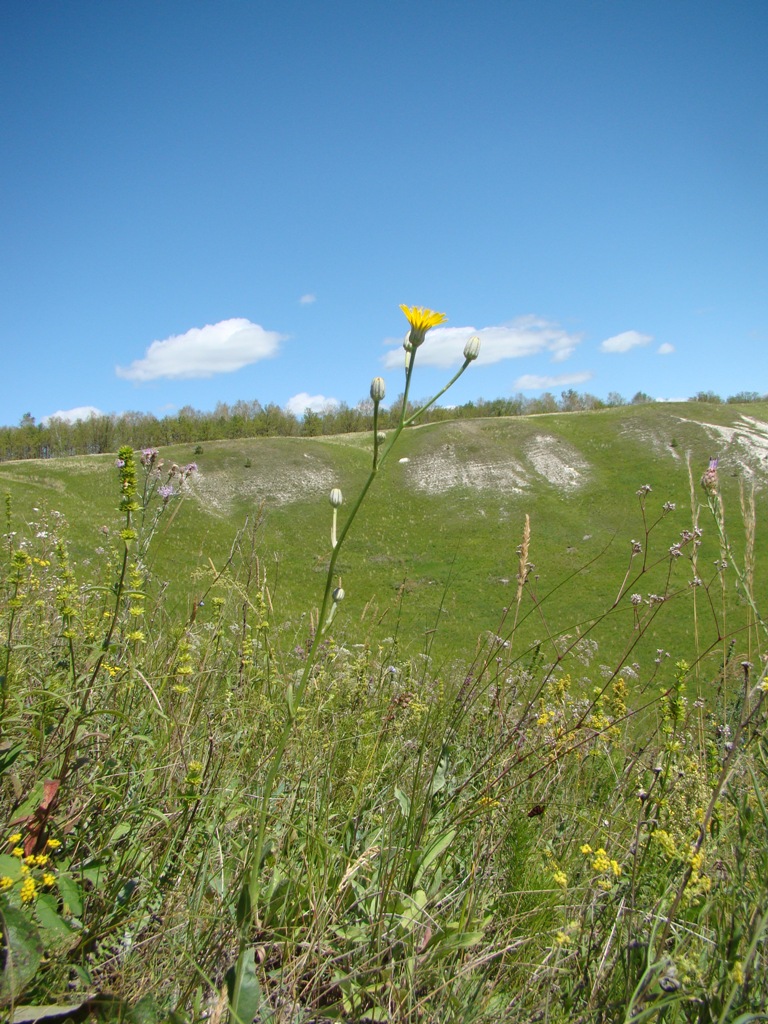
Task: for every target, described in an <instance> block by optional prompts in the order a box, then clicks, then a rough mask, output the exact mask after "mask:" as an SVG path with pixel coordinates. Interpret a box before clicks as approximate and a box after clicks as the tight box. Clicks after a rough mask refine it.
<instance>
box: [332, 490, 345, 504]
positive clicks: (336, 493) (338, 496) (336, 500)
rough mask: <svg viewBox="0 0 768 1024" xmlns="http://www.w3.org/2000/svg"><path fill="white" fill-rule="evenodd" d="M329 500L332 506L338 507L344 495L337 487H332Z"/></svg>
mask: <svg viewBox="0 0 768 1024" xmlns="http://www.w3.org/2000/svg"><path fill="white" fill-rule="evenodd" d="M330 501H331V504H332V505H333V507H334V508H339V507H340V506H341V503H342V502H343V501H344V497H343V495H342V493H341V491H340V490H339V488H338V487H334V488H333V490H332V491H331V495H330Z"/></svg>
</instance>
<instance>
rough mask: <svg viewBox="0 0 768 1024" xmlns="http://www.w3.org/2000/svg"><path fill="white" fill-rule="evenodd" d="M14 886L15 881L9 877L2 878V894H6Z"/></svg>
mask: <svg viewBox="0 0 768 1024" xmlns="http://www.w3.org/2000/svg"><path fill="white" fill-rule="evenodd" d="M12 885H13V879H12V878H9V877H8V875H3V877H2V878H0V892H5V891H6V890H7V889H10V888H11V887H12Z"/></svg>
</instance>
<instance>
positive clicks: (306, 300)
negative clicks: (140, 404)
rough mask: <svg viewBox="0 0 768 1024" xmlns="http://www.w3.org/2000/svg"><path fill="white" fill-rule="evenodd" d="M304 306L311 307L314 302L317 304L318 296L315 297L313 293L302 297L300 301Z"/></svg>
mask: <svg viewBox="0 0 768 1024" xmlns="http://www.w3.org/2000/svg"><path fill="white" fill-rule="evenodd" d="M299 302H300V303H301V304H302V306H311V305H312V303H313V302H317V296H316V295H313V294H312V292H307V294H306V295H302V296H301V298H300V299H299Z"/></svg>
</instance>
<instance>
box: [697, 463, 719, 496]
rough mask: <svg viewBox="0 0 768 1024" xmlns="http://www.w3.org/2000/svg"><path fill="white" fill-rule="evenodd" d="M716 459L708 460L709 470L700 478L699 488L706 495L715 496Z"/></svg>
mask: <svg viewBox="0 0 768 1024" xmlns="http://www.w3.org/2000/svg"><path fill="white" fill-rule="evenodd" d="M717 484H718V480H717V459H710V460H709V469H708V470H707V471H706V473H705V474H704V476H703V477H702V478H701V486H702V487H703V488H704V490H705V491H706V492H707V494H717Z"/></svg>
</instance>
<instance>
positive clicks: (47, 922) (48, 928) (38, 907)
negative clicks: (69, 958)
mask: <svg viewBox="0 0 768 1024" xmlns="http://www.w3.org/2000/svg"><path fill="white" fill-rule="evenodd" d="M57 906H58V900H57V899H56V897H55V896H52V895H51V894H50V893H43V895H42V896H39V897H38V899H37V903H36V904H35V914H36V915H37V920H38V921H39V922H40V927H41V928H42V932H41V938H42V940H43V945H44V946H45V948H46V949H50V948H51V947H57V948H58V949H61V948H62V947H63V948H65V949H66V948H68V947H69V946H71V945H73V944H74V943H75V942H77V939H78V933H77V932H76V931H75V929H74V928H71V927H70V926H69V925H68V924H67V922H66V921H65V920H63V918H62V917H60V916H59V913H58V910H57Z"/></svg>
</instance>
